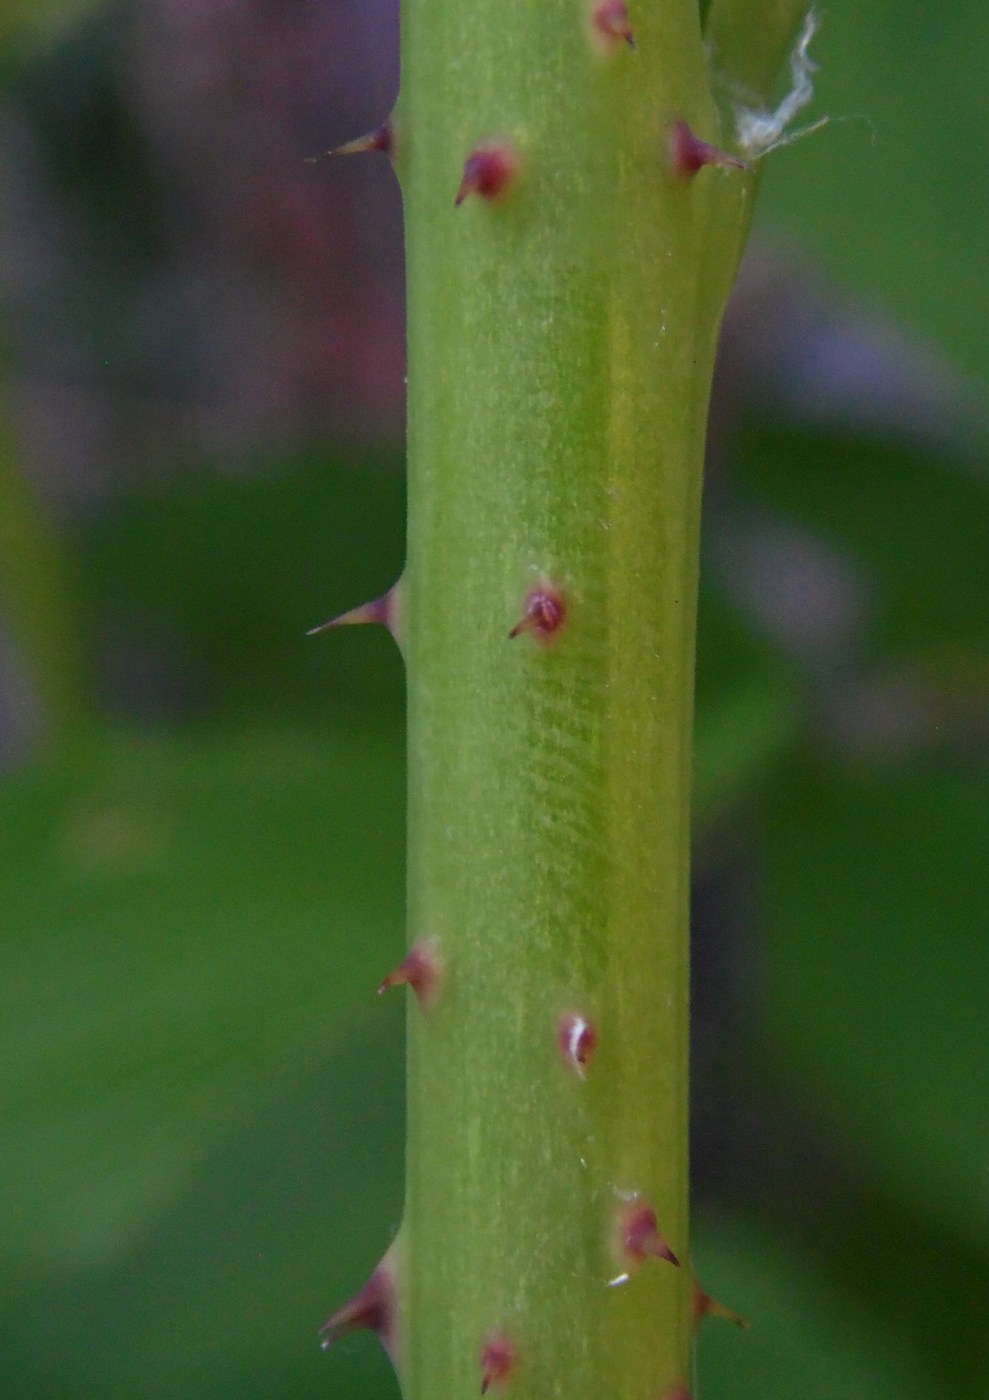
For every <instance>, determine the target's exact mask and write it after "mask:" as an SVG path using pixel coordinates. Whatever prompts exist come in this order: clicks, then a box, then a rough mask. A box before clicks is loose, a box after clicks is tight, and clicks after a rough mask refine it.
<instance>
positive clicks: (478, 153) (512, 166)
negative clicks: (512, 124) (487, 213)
mask: <svg viewBox="0 0 989 1400" xmlns="http://www.w3.org/2000/svg"><path fill="white" fill-rule="evenodd" d="M518 172H519V158H518V153H517V151H516V150H515V147H514V146H513V145H512V143H511V141H509V140H507V139H504V138H502V139H499V140H496V141H479V142H478V144H477V145H476V146H475V147H474V149H473V150H472V151H471V153H470V155H469V156H468V157H467V159H466V160H465V161H464V173H463V178H462V179H461V181H460V188H459V189H458V190H457V197H456V199H455V200H454V201H453V203H454V207H455V208H459V207H460V205H461V204H463V202H464V200H465V199H466V198H467V197H468V195H472V194H477V195H480V197H481V198H482V199H487V200H495V199H500V198H501V196H502V195H503V194H504V193H505V191H506V190H507V189H508V188H509V187H510V186H511V185H512V184H514V182H515V179H516V177H517V175H518Z"/></svg>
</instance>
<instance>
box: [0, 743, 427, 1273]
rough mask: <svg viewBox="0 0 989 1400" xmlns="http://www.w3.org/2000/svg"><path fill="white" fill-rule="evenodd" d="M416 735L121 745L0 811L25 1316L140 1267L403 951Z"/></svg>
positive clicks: (0, 1031)
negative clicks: (218, 1159)
mask: <svg viewBox="0 0 989 1400" xmlns="http://www.w3.org/2000/svg"><path fill="white" fill-rule="evenodd" d="M403 788H404V780H403V769H402V750H401V739H400V734H399V732H398V731H397V726H382V725H379V726H378V727H373V726H371V725H367V726H365V727H363V728H362V729H360V730H358V729H356V728H351V729H349V730H342V729H341V730H329V729H327V730H324V731H322V732H320V731H309V732H305V731H288V730H282V731H278V730H272V729H268V730H262V729H252V730H243V731H241V732H232V731H230V730H229V729H228V730H217V731H215V732H207V731H204V732H202V733H201V734H199V735H189V736H186V737H181V738H175V739H168V740H165V739H159V740H148V739H145V740H138V739H130V740H128V739H122V738H117V739H114V740H112V741H109V742H107V743H105V744H103V745H101V746H100V747H99V749H98V750H97V751H96V752H94V753H93V754H91V755H90V756H89V758H88V759H87V760H85V761H79V762H77V763H76V764H74V765H71V766H69V765H67V766H66V767H65V768H63V769H60V770H58V771H52V772H48V773H46V774H44V775H37V774H35V775H22V776H21V777H19V778H17V779H13V780H11V779H8V781H7V783H6V786H5V789H4V790H3V791H0V862H2V864H0V919H2V938H3V948H4V952H3V975H2V978H0V1038H2V1039H0V1105H2V1109H0V1112H2V1118H3V1123H4V1150H3V1154H2V1158H0V1174H2V1183H0V1190H2V1195H3V1199H4V1201H5V1202H6V1208H5V1210H4V1212H3V1215H2V1217H0V1246H2V1248H0V1257H2V1259H3V1266H2V1267H3V1270H4V1272H5V1275H6V1278H5V1286H4V1289H3V1292H4V1294H5V1296H8V1297H9V1296H10V1295H11V1294H12V1292H13V1291H15V1290H16V1288H17V1287H18V1286H20V1285H23V1284H26V1283H27V1282H28V1281H29V1280H31V1279H39V1278H44V1277H45V1276H46V1275H48V1274H50V1273H52V1272H53V1271H54V1272H57V1271H59V1270H62V1271H67V1272H71V1271H73V1270H86V1269H92V1268H100V1267H104V1266H106V1265H107V1264H108V1263H110V1262H112V1261H113V1260H115V1259H118V1258H120V1257H122V1256H123V1255H125V1254H126V1253H127V1251H128V1250H130V1249H131V1248H132V1247H133V1245H134V1242H135V1240H136V1239H138V1238H139V1237H140V1236H141V1234H142V1232H144V1231H145V1230H146V1229H147V1228H148V1225H149V1223H150V1222H152V1221H154V1220H155V1219H157V1218H158V1217H159V1216H160V1215H161V1214H162V1212H163V1211H164V1210H166V1209H167V1208H168V1206H169V1204H170V1203H171V1202H172V1201H173V1200H174V1199H175V1197H176V1195H177V1194H178V1193H180V1192H181V1191H182V1190H183V1189H184V1188H185V1186H186V1183H187V1182H188V1181H189V1180H190V1178H191V1177H192V1176H193V1175H194V1174H195V1172H196V1171H197V1170H198V1167H199V1164H200V1162H201V1160H202V1154H203V1152H204V1151H206V1150H208V1149H209V1146H210V1144H211V1143H213V1142H214V1141H215V1139H216V1137H217V1134H218V1133H219V1132H221V1131H222V1130H223V1129H224V1128H225V1126H226V1125H229V1124H230V1123H231V1122H233V1121H236V1119H237V1116H238V1115H240V1114H243V1113H244V1112H245V1110H246V1109H247V1108H248V1106H249V1105H251V1104H252V1103H254V1102H256V1101H257V1097H258V1094H259V1092H260V1087H261V1086H262V1085H264V1084H265V1083H266V1082H267V1081H268V1080H269V1079H270V1078H271V1077H272V1075H274V1074H276V1073H279V1072H283V1071H284V1069H285V1067H286V1066H287V1065H289V1064H290V1063H292V1062H293V1061H297V1060H298V1058H299V1057H300V1056H302V1057H303V1058H309V1059H310V1060H312V1059H313V1058H316V1057H318V1056H320V1055H325V1054H326V1053H327V1051H328V1049H329V1048H330V1047H331V1046H334V1045H338V1044H340V1042H341V1040H342V1038H343V1037H344V1036H346V1035H347V1034H348V1032H349V1030H350V1028H351V1027H352V1026H353V1025H354V1024H355V1019H356V1017H357V1016H358V1014H359V1010H360V1008H361V1007H362V1006H366V1005H367V1004H368V998H369V997H370V996H371V994H372V993H373V989H374V988H375V986H376V985H377V982H378V980H379V979H380V977H381V976H382V974H383V972H384V971H386V970H387V969H388V967H389V966H390V965H391V964H392V963H393V962H394V961H395V959H396V956H397V954H398V950H399V947H400V946H401V943H402V935H401V922H402V907H403V897H402V868H403V856H402V846H403V811H404V792H403Z"/></svg>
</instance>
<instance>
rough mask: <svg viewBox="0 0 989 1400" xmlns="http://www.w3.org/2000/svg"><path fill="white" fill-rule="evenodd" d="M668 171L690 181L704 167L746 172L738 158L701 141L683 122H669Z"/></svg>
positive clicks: (746, 168)
mask: <svg viewBox="0 0 989 1400" xmlns="http://www.w3.org/2000/svg"><path fill="white" fill-rule="evenodd" d="M669 157H670V169H671V171H672V172H673V174H674V175H676V176H678V177H679V178H680V179H682V180H692V179H693V177H694V176H695V175H696V174H697V172H698V170H700V169H701V167H702V166H704V165H722V166H725V167H727V168H728V169H731V170H748V169H749V166H748V165H747V164H746V162H745V161H744V160H741V159H740V158H739V157H738V156H733V155H729V153H728V152H727V151H722V150H721V149H720V148H719V147H718V146H712V145H711V143H710V141H702V140H701V138H700V137H699V136H697V135H695V133H694V132H693V131H692V130H691V128H690V127H689V126H688V124H687V123H686V122H685V121H676V122H671V124H670V129H669Z"/></svg>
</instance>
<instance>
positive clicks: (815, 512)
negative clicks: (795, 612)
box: [740, 428, 989, 653]
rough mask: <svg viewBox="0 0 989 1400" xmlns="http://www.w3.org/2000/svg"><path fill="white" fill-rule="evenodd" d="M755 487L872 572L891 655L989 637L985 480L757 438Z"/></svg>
mask: <svg viewBox="0 0 989 1400" xmlns="http://www.w3.org/2000/svg"><path fill="white" fill-rule="evenodd" d="M740 465H741V472H742V477H743V479H744V481H745V483H746V486H747V488H752V489H754V490H755V491H756V492H757V493H758V494H759V495H760V496H761V497H762V498H763V500H767V499H768V500H769V501H771V503H772V505H773V506H774V507H775V508H776V509H778V510H782V511H784V512H785V513H786V514H787V516H789V517H790V518H792V519H794V520H796V521H797V522H798V523H799V524H801V525H803V526H807V527H809V528H810V529H812V530H813V531H815V532H816V533H817V535H818V536H819V537H820V538H821V539H822V540H823V541H824V542H825V543H826V544H828V545H830V546H832V547H833V548H834V549H835V550H836V551H837V552H838V553H839V554H840V556H842V557H847V556H849V555H851V556H853V557H854V558H855V559H856V561H858V562H864V564H865V565H866V570H867V574H866V577H867V583H868V585H869V591H870V596H868V597H867V598H866V599H865V600H864V601H865V602H866V603H867V604H869V605H870V606H871V609H872V611H873V613H874V616H875V631H876V637H877V640H878V641H879V642H881V643H882V644H883V645H885V646H886V647H889V648H892V649H895V650H898V651H907V650H917V649H922V648H925V647H927V646H930V645H935V644H936V645H937V646H939V647H944V646H950V645H952V644H960V645H972V646H974V647H975V648H977V649H978V650H981V651H982V652H983V653H984V652H985V647H986V638H987V637H989V567H987V553H986V541H987V540H989V478H986V477H985V476H984V475H980V474H977V473H975V472H968V471H966V470H964V469H963V468H962V467H960V466H957V465H954V464H950V463H949V464H946V463H944V462H941V461H939V460H938V459H937V458H934V457H931V456H930V455H927V454H925V453H922V452H919V451H913V452H912V451H910V450H909V449H908V448H905V447H903V446H901V445H897V444H885V443H881V442H877V441H874V440H869V439H854V438H845V437H833V436H826V435H825V436H817V435H813V434H807V433H796V432H789V433H786V432H780V431H774V430H772V429H768V428H763V429H761V430H758V431H757V430H755V429H750V431H749V432H748V434H747V435H746V438H745V440H744V443H743V447H742V453H741V458H740Z"/></svg>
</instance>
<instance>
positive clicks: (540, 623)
mask: <svg viewBox="0 0 989 1400" xmlns="http://www.w3.org/2000/svg"><path fill="white" fill-rule="evenodd" d="M566 617H567V605H566V602H565V600H564V597H563V594H562V593H561V592H560V591H559V589H558V588H553V587H552V586H551V585H549V584H546V583H541V584H539V586H538V587H536V588H533V589H530V591H529V593H528V594H527V595H526V599H525V602H524V604H523V606H522V616H521V617H520V618H519V620H518V622H516V624H515V626H514V627H513V628H512V630H511V631H510V632H509V634H508V636H509V639H511V638H513V637H518V636H521V634H522V633H523V632H531V633H532V634H533V636H534V637H536V638H537V639H538V640H539V641H541V642H548V641H549V639H550V638H551V637H553V636H555V635H556V633H557V632H559V630H560V628H561V627H562V626H563V624H564V622H565V621H566Z"/></svg>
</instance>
